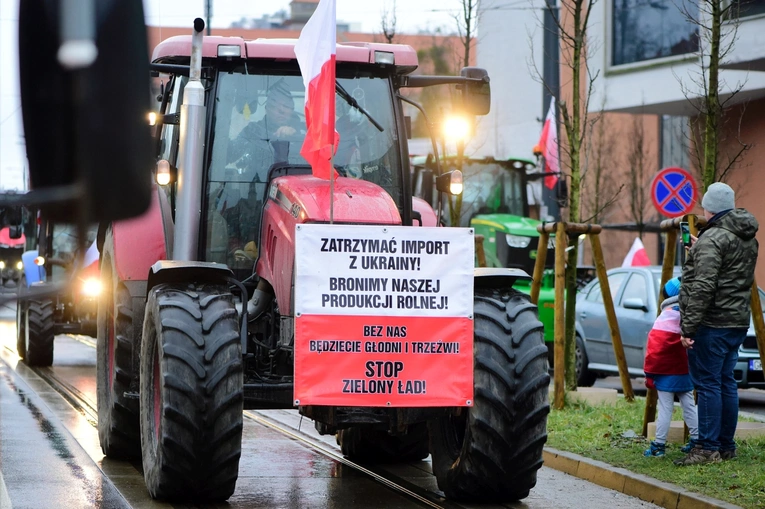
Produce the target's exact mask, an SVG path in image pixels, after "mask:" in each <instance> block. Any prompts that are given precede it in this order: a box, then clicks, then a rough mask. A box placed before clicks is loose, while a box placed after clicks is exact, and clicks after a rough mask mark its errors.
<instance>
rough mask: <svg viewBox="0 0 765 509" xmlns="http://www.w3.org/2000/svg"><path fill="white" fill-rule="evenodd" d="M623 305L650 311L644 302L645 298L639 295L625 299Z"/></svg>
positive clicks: (627, 307)
mask: <svg viewBox="0 0 765 509" xmlns="http://www.w3.org/2000/svg"><path fill="white" fill-rule="evenodd" d="M622 307H623V308H624V309H639V310H641V311H646V312H647V311H648V306H646V305H645V303H644V302H643V299H640V298H638V297H632V298H629V299H624V302H623V303H622Z"/></svg>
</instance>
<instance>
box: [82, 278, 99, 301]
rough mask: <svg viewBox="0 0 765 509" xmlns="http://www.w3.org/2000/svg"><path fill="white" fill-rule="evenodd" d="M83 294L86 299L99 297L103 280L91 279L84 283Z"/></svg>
mask: <svg viewBox="0 0 765 509" xmlns="http://www.w3.org/2000/svg"><path fill="white" fill-rule="evenodd" d="M82 293H83V295H85V296H86V297H98V295H99V294H100V293H101V280H100V279H98V278H95V277H89V278H87V279H86V280H85V281H83V283H82Z"/></svg>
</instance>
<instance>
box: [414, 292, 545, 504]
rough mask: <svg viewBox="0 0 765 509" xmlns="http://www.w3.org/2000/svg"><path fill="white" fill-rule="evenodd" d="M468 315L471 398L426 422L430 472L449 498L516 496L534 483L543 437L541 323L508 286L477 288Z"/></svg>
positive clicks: (505, 498) (489, 499)
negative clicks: (472, 367)
mask: <svg viewBox="0 0 765 509" xmlns="http://www.w3.org/2000/svg"><path fill="white" fill-rule="evenodd" d="M474 317H475V318H474V348H473V350H474V356H475V371H474V385H475V391H474V399H475V400H474V402H473V406H472V407H467V408H461V409H460V411H459V412H455V413H454V414H452V415H450V416H447V417H442V418H440V419H436V420H434V421H431V422H429V423H428V424H429V431H430V453H431V455H432V462H433V473H434V474H435V475H436V479H437V481H438V487H439V488H440V489H441V490H442V491H443V492H444V493H445V494H446V496H447V497H449V498H452V499H456V500H465V501H471V502H508V501H513V500H520V499H522V498H525V497H527V496H528V495H529V491H530V490H531V488H533V487H534V486H535V485H536V482H537V470H539V468H540V467H541V466H542V448H543V446H544V443H545V442H546V441H547V414H548V413H549V412H550V405H549V401H548V394H547V391H548V387H549V385H550V375H549V374H548V372H547V347H546V346H545V344H544V337H543V330H544V329H543V325H542V323H541V322H540V321H539V319H538V318H537V307H536V306H535V305H534V304H532V303H531V302H530V301H529V297H528V296H527V295H524V294H522V293H520V292H518V291H516V290H513V289H502V290H498V289H481V290H479V289H477V290H476V293H475V304H474Z"/></svg>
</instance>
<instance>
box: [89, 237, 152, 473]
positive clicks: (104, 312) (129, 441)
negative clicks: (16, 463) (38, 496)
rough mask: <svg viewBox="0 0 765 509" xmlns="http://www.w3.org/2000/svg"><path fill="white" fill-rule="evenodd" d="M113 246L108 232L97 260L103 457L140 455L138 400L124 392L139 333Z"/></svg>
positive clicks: (98, 385)
mask: <svg viewBox="0 0 765 509" xmlns="http://www.w3.org/2000/svg"><path fill="white" fill-rule="evenodd" d="M113 244H114V243H113V241H112V236H111V234H109V233H107V239H106V242H105V243H104V250H103V256H102V259H101V287H102V288H103V289H104V293H103V295H102V296H101V298H100V299H99V301H98V321H97V325H96V356H97V361H96V394H97V398H96V399H97V406H98V439H99V441H100V443H101V450H102V451H103V452H104V454H105V455H106V456H108V457H110V458H115V459H129V458H138V457H140V455H141V437H140V428H139V424H138V414H139V408H138V399H137V398H135V397H133V398H131V397H129V396H128V395H127V394H129V393H130V392H131V388H130V383H131V381H132V380H133V378H134V373H135V371H136V370H135V368H134V367H133V344H134V343H135V341H136V339H135V338H136V334H135V332H137V331H135V330H134V325H133V323H134V317H133V306H132V299H131V297H130V292H129V291H128V289H127V287H126V286H125V283H124V282H122V281H120V279H119V276H118V275H117V269H116V267H115V265H114V247H113ZM132 392H133V393H135V392H136V389H135V388H134V389H133V390H132Z"/></svg>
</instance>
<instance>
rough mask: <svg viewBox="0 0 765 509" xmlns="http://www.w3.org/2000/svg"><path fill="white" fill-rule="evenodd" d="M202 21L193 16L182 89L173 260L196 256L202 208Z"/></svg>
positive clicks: (203, 124) (188, 259)
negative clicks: (186, 68) (189, 47)
mask: <svg viewBox="0 0 765 509" xmlns="http://www.w3.org/2000/svg"><path fill="white" fill-rule="evenodd" d="M204 29H205V22H204V21H203V20H202V18H197V19H195V20H194V33H193V35H192V38H191V63H190V71H189V82H188V83H187V84H186V88H185V89H184V92H183V105H182V106H181V125H180V140H179V153H178V202H177V207H176V213H175V236H174V239H173V260H185V261H193V260H197V258H198V255H199V251H198V241H199V221H200V214H201V209H202V180H203V179H202V177H203V175H202V173H203V170H204V169H203V167H202V156H203V148H204V135H205V89H204V86H203V85H202V81H201V79H202V36H203V32H204Z"/></svg>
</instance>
